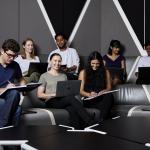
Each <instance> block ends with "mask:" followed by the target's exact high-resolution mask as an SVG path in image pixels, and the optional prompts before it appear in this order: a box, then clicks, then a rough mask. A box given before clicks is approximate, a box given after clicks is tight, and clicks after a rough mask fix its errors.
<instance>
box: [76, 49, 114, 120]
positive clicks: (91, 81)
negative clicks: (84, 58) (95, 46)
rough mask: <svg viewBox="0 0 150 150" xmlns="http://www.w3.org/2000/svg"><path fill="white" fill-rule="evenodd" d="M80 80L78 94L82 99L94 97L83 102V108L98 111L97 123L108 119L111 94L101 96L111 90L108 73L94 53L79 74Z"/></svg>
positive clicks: (95, 52) (100, 59) (111, 100)
mask: <svg viewBox="0 0 150 150" xmlns="http://www.w3.org/2000/svg"><path fill="white" fill-rule="evenodd" d="M79 80H81V88H80V94H81V96H83V97H93V96H97V95H101V96H98V97H95V98H93V99H90V100H87V101H84V102H83V103H84V106H85V107H88V108H97V109H99V110H100V118H99V121H103V120H105V119H107V118H108V116H109V112H110V109H111V106H112V103H113V96H112V94H103V93H104V92H107V91H110V90H111V81H110V73H109V71H108V70H106V69H105V67H104V64H103V59H102V56H101V54H100V53H99V52H97V51H94V52H92V53H91V54H90V55H89V58H88V66H87V68H86V69H84V70H81V72H80V74H79Z"/></svg>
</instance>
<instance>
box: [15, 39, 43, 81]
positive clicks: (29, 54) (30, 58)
mask: <svg viewBox="0 0 150 150" xmlns="http://www.w3.org/2000/svg"><path fill="white" fill-rule="evenodd" d="M15 61H16V62H17V63H18V64H19V65H20V68H21V71H22V75H23V76H24V78H25V80H26V81H27V82H38V80H39V77H40V74H39V73H38V72H33V73H32V74H30V75H28V70H29V65H30V63H31V62H38V63H39V62H40V60H39V57H38V56H35V44H34V41H33V40H32V39H31V38H27V39H26V40H24V41H23V42H22V54H21V55H18V57H17V58H16V59H15Z"/></svg>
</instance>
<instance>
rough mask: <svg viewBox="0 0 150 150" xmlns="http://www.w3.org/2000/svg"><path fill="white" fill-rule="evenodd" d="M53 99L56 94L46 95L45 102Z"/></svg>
mask: <svg viewBox="0 0 150 150" xmlns="http://www.w3.org/2000/svg"><path fill="white" fill-rule="evenodd" d="M54 97H56V93H52V94H48V95H47V96H46V99H45V102H47V101H49V100H50V99H52V98H54Z"/></svg>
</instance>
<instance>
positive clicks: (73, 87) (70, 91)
mask: <svg viewBox="0 0 150 150" xmlns="http://www.w3.org/2000/svg"><path fill="white" fill-rule="evenodd" d="M80 85H81V81H80V80H67V81H58V82H57V87H56V97H64V96H71V95H77V94H79V93H80Z"/></svg>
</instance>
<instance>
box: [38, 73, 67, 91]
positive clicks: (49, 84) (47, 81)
mask: <svg viewBox="0 0 150 150" xmlns="http://www.w3.org/2000/svg"><path fill="white" fill-rule="evenodd" d="M66 80H67V76H66V75H65V74H63V73H60V74H59V75H57V76H54V75H52V74H50V73H48V72H46V73H44V74H42V75H41V77H40V79H39V83H42V85H41V86H43V87H44V88H45V93H46V94H52V93H56V86H57V82H58V81H66Z"/></svg>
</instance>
